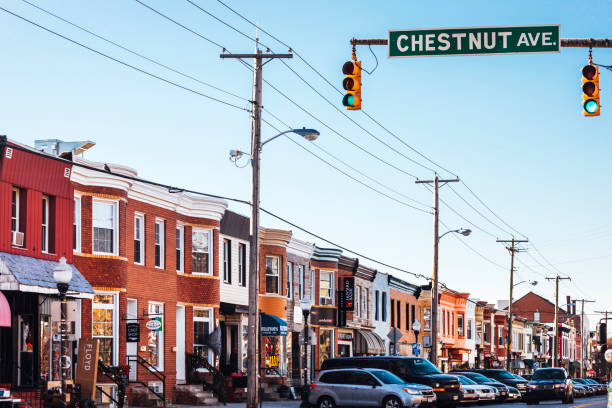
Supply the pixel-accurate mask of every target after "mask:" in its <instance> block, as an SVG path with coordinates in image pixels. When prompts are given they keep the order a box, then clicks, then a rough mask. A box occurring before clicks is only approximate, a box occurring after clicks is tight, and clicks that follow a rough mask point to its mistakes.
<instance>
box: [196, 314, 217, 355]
mask: <svg viewBox="0 0 612 408" xmlns="http://www.w3.org/2000/svg"><path fill="white" fill-rule="evenodd" d="M210 315H211V310H210V309H202V308H194V309H193V354H196V355H199V356H202V357H204V358H206V359H207V360H208V361H209V362H210V361H212V359H211V354H212V351H210V350H209V349H208V346H207V343H208V336H209V335H210V333H212V331H213V330H212V323H211V318H210Z"/></svg>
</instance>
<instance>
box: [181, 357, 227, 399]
mask: <svg viewBox="0 0 612 408" xmlns="http://www.w3.org/2000/svg"><path fill="white" fill-rule="evenodd" d="M185 356H186V358H185V361H186V362H187V363H188V364H189V370H188V375H189V380H190V382H195V383H200V384H202V386H203V387H204V388H206V389H207V390H208V391H211V392H212V393H213V394H215V395H216V396H217V398H218V399H219V401H221V402H223V403H225V402H226V397H225V377H224V376H223V374H222V373H221V372H220V371H219V370H217V368H216V367H215V366H213V365H212V364H210V363H209V362H208V359H206V358H205V357H203V356H201V355H199V354H195V353H194V354H191V353H185ZM198 368H204V369H206V370H208V372H209V373H210V374H211V375H212V376H213V383H212V384H209V383H208V382H206V381H204V380H203V379H201V378H199V377H198V376H196V375H195V372H196V370H197V369H198Z"/></svg>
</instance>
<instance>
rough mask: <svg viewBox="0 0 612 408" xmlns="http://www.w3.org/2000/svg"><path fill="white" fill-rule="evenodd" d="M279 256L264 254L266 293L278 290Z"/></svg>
mask: <svg viewBox="0 0 612 408" xmlns="http://www.w3.org/2000/svg"><path fill="white" fill-rule="evenodd" d="M279 277H280V258H279V257H278V256H266V293H276V294H278V292H279V285H278V283H279V282H278V281H279Z"/></svg>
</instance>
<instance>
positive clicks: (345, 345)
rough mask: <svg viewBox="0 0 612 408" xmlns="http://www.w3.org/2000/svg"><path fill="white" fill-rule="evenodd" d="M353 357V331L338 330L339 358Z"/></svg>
mask: <svg viewBox="0 0 612 408" xmlns="http://www.w3.org/2000/svg"><path fill="white" fill-rule="evenodd" d="M352 356H353V331H352V330H347V329H338V357H352Z"/></svg>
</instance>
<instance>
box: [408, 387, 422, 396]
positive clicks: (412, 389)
mask: <svg viewBox="0 0 612 408" xmlns="http://www.w3.org/2000/svg"><path fill="white" fill-rule="evenodd" d="M404 391H406V392H407V393H408V394H412V395H420V394H421V391H420V390H417V389H414V388H404Z"/></svg>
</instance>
